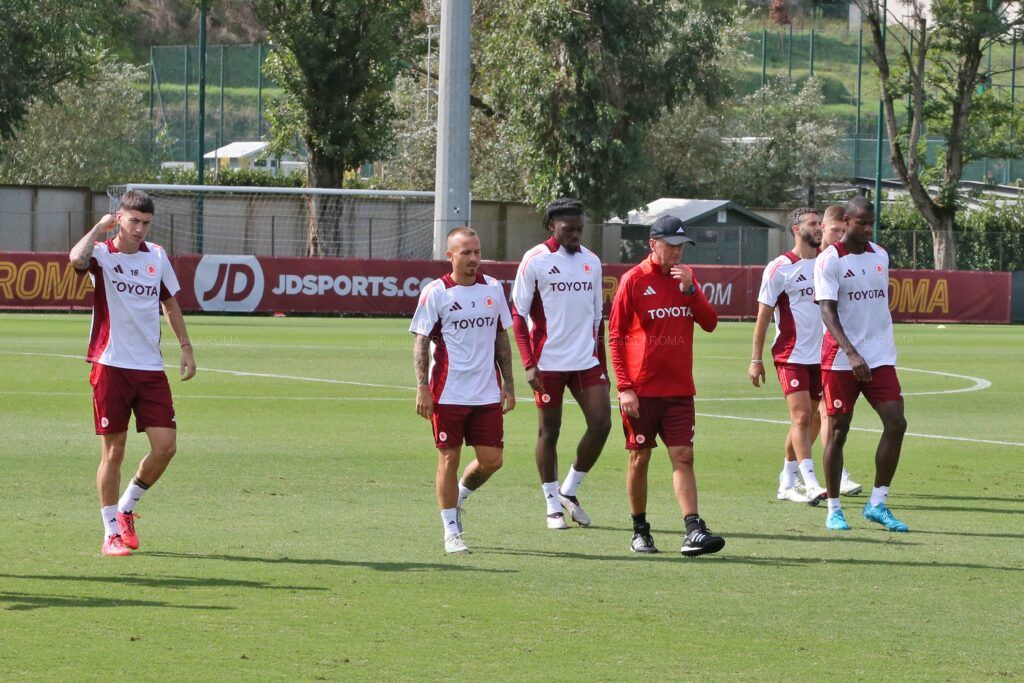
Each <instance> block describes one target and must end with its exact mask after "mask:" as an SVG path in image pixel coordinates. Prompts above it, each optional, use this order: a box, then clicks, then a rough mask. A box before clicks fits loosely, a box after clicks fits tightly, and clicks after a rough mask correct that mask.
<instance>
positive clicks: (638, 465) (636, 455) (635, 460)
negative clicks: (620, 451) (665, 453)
mask: <svg viewBox="0 0 1024 683" xmlns="http://www.w3.org/2000/svg"><path fill="white" fill-rule="evenodd" d="M650 462H651V452H650V451H630V453H629V466H630V467H631V468H633V469H640V470H646V469H647V465H648V463H650Z"/></svg>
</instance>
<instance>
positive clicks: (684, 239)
mask: <svg viewBox="0 0 1024 683" xmlns="http://www.w3.org/2000/svg"><path fill="white" fill-rule="evenodd" d="M651 239H653V240H664V241H665V242H667V243H668V244H671V245H672V246H673V247H678V246H679V245H680V244H697V242H696V241H694V239H693V238H692V237H690V236H689V235H687V234H686V229H685V228H684V227H683V222H682V221H681V220H679V219H678V218H676V217H675V216H661V217H660V218H658V220H656V221H654V222H653V223H651Z"/></svg>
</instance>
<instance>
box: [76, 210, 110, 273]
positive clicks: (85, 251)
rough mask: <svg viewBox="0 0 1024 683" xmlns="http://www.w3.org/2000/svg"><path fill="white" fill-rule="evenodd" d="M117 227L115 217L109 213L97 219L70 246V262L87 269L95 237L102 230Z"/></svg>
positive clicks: (94, 244) (102, 231) (77, 267)
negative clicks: (74, 243)
mask: <svg viewBox="0 0 1024 683" xmlns="http://www.w3.org/2000/svg"><path fill="white" fill-rule="evenodd" d="M116 228H117V219H116V218H115V216H113V215H111V214H109V213H108V214H106V215H105V216H103V218H101V219H100V220H99V222H98V223H97V224H96V225H94V226H92V229H91V230H89V232H87V233H85V234H84V235H82V239H80V240H78V243H77V244H76V245H75V246H73V247H71V253H70V254H68V261H70V262H71V265H73V266H74V267H75V268H76V269H77V270H88V268H89V259H91V258H92V250H93V248H94V247H95V246H96V239H97V238H98V237H99V236H100V235H101V234H102V233H104V232H107V231H109V230H114V229H116Z"/></svg>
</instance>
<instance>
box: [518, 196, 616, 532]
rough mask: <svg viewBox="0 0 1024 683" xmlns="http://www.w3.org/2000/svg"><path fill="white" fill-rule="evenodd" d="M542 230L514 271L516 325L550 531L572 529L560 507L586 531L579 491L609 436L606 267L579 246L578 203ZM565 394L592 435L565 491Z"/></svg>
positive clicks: (559, 203)
mask: <svg viewBox="0 0 1024 683" xmlns="http://www.w3.org/2000/svg"><path fill="white" fill-rule="evenodd" d="M544 227H545V228H546V229H547V230H548V231H550V233H551V237H550V238H549V239H547V240H545V241H544V242H542V243H541V244H538V245H537V246H535V247H533V248H532V249H530V250H529V251H527V252H526V254H525V255H524V256H523V260H522V262H520V264H519V269H518V271H517V272H516V279H515V284H513V286H512V325H513V328H514V330H515V335H516V343H517V344H518V346H519V354H520V355H521V356H522V359H523V365H524V367H525V368H526V379H527V381H528V382H529V383H530V387H531V388H532V389H533V393H534V399H535V401H536V403H537V409H538V411H537V421H538V423H539V433H538V437H537V447H536V450H535V455H536V459H537V471H538V473H539V474H540V481H541V488H542V490H543V492H544V500H545V503H546V504H547V525H548V528H549V529H566V528H568V524H567V523H566V520H565V515H564V514H563V513H562V508H565V510H566V512H568V513H569V516H570V518H571V519H572V520H573V521H574V522H576V523H577V524H579V525H580V526H589V525H590V517H589V515H587V513H586V512H585V511H584V510H583V508H582V507H581V506H580V502H579V499H578V498H577V497H576V492H577V489H578V487H579V485H580V484H581V483H582V482H583V479H584V478H585V477H586V476H587V473H588V472H589V471H590V468H591V467H593V466H594V463H595V462H597V458H598V456H600V455H601V449H603V448H604V442H605V440H606V439H607V438H608V432H609V431H610V430H611V408H610V403H609V400H608V388H609V383H608V371H607V369H606V365H605V358H604V342H603V334H602V304H603V302H602V294H601V260H600V259H599V258H598V257H597V255H596V254H594V252H592V251H590V250H589V249H587V248H586V247H584V246H583V245H582V244H581V243H580V242H581V239H582V236H583V205H582V204H581V203H580V202H579V201H578V200H575V199H567V198H562V199H557V200H555V201H553V202H551V203H550V204H548V206H547V209H546V210H545V211H544ZM566 387H568V389H569V391H570V392H571V393H572V396H573V398H574V399H575V401H576V403H577V404H579V406H580V408H581V409H582V410H583V416H584V418H585V419H586V422H587V430H586V431H585V432H584V433H583V438H582V439H580V442H579V445H578V446H577V447H576V460H575V461H574V462H573V464H572V466H571V467H570V468H569V472H568V474H567V475H566V477H565V480H564V481H563V482H562V485H561V487H559V484H558V457H557V454H556V446H557V444H558V435H559V432H560V431H561V427H562V396H563V394H564V393H565V389H566Z"/></svg>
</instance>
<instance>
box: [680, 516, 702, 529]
mask: <svg viewBox="0 0 1024 683" xmlns="http://www.w3.org/2000/svg"><path fill="white" fill-rule="evenodd" d="M683 522H684V523H685V524H686V533H690V532H691V531H696V530H698V529H700V515H686V516H685V517H683Z"/></svg>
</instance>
